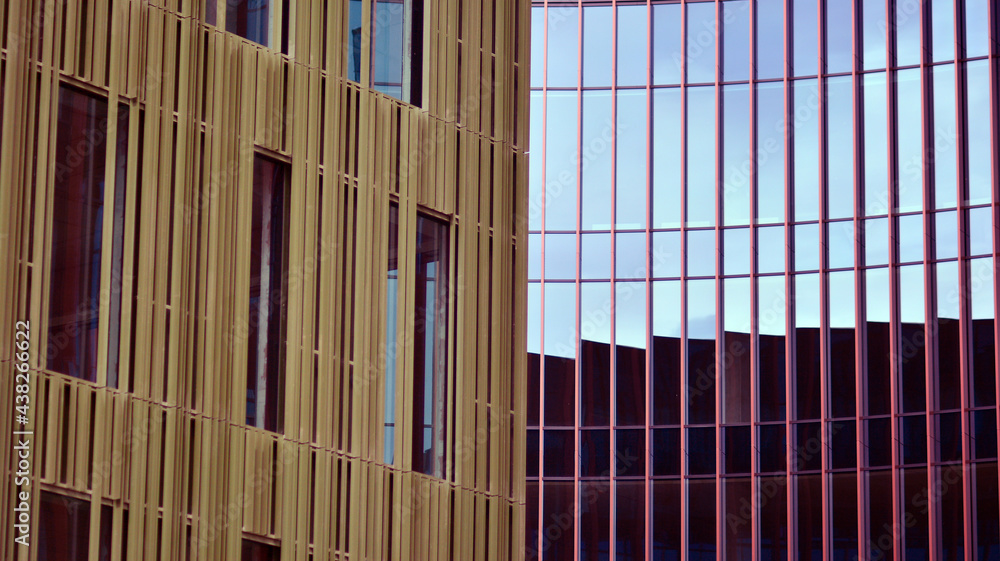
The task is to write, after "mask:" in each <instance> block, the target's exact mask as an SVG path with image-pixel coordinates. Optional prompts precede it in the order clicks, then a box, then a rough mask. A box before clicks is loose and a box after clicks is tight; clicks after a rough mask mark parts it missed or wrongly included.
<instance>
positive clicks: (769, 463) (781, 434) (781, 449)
mask: <svg viewBox="0 0 1000 561" xmlns="http://www.w3.org/2000/svg"><path fill="white" fill-rule="evenodd" d="M786 453H787V446H786V443H785V425H761V427H760V471H761V472H763V473H769V472H780V471H785V456H786Z"/></svg>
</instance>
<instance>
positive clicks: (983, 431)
mask: <svg viewBox="0 0 1000 561" xmlns="http://www.w3.org/2000/svg"><path fill="white" fill-rule="evenodd" d="M972 424H973V427H972V431H973V434H972V438H973V440H974V443H973V452H974V454H973V455H974V456H975V459H977V460H989V459H993V458H996V457H997V412H996V410H993V409H987V410H981V411H973V412H972Z"/></svg>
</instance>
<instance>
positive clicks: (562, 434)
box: [542, 430, 576, 477]
mask: <svg viewBox="0 0 1000 561" xmlns="http://www.w3.org/2000/svg"><path fill="white" fill-rule="evenodd" d="M543 435H544V436H543V438H544V439H545V450H544V451H543V454H544V456H543V458H544V459H543V460H542V463H543V464H544V466H543V469H542V475H543V476H545V477H571V476H572V475H573V469H574V466H573V451H574V449H575V448H576V446H575V445H574V436H575V433H574V432H573V430H546V431H545V432H544V433H543Z"/></svg>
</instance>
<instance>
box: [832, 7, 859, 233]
mask: <svg viewBox="0 0 1000 561" xmlns="http://www.w3.org/2000/svg"><path fill="white" fill-rule="evenodd" d="M830 4H834V2H830V3H828V4H827V6H829V5H830ZM836 4H838V5H839V4H842V2H836ZM848 13H850V8H848ZM848 38H850V35H848ZM826 125H827V129H826V130H827V137H826V150H827V159H828V161H829V162H836V165H827V201H826V206H827V217H828V218H831V219H835V218H850V217H852V216H854V165H853V164H854V86H853V84H852V83H851V77H850V76H836V77H832V78H829V79H828V80H827V82H826Z"/></svg>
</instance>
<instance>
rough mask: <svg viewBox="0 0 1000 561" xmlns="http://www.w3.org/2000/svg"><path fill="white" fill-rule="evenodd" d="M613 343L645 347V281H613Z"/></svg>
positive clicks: (638, 347) (639, 347)
mask: <svg viewBox="0 0 1000 561" xmlns="http://www.w3.org/2000/svg"><path fill="white" fill-rule="evenodd" d="M615 343H616V344H618V345H624V346H627V347H635V348H637V349H645V348H646V283H644V282H618V283H615Z"/></svg>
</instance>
